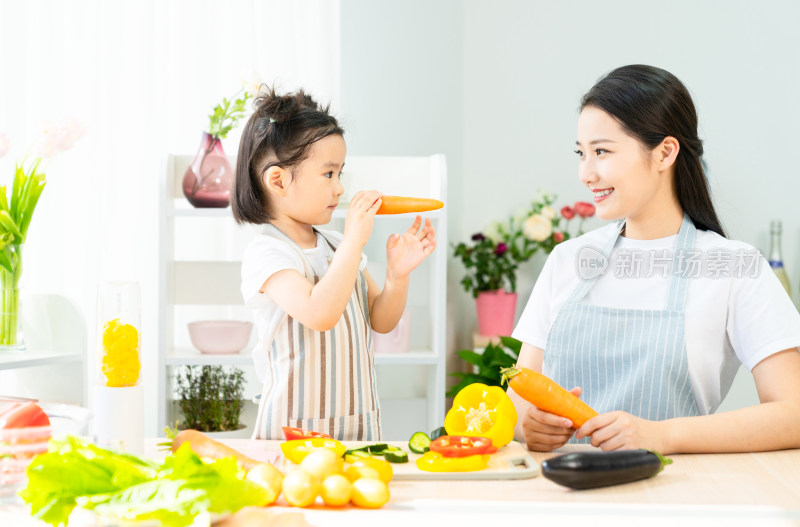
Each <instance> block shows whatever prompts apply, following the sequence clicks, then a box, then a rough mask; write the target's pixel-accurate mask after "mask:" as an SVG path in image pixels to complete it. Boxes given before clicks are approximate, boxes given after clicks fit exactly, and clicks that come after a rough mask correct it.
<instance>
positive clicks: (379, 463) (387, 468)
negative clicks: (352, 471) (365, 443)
mask: <svg viewBox="0 0 800 527" xmlns="http://www.w3.org/2000/svg"><path fill="white" fill-rule="evenodd" d="M351 463H352V465H351V467H369V468H373V469H375V471H377V472H378V476H379V477H380V479H381V481H383V482H384V483H389V482H390V481H392V477H393V476H394V469H392V464H391V463H389V462H388V461H386V460H383V459H378V458H374V457H359V458H355V459H354V460H353V461H352V462H351Z"/></svg>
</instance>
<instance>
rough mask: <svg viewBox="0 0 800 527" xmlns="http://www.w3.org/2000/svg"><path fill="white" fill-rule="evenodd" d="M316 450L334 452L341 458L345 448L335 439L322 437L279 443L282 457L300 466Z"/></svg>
mask: <svg viewBox="0 0 800 527" xmlns="http://www.w3.org/2000/svg"><path fill="white" fill-rule="evenodd" d="M318 448H328V449H330V450H333V451H334V452H336V455H337V456H340V457H341V456H343V455H344V452H345V450H347V447H346V446H344V445H343V444H342V443H340V442H339V441H337V440H335V439H326V438H322V437H312V438H311V439H292V440H291V441H284V442H283V443H281V452H283V457H285V458H286V459H288V460H289V461H291V462H292V463H295V464H297V465H299V464H300V462H301V461H303V459H304V458H305V457H306V456H307V455H308V454H310V453H311V452H313V451H314V450H316V449H318Z"/></svg>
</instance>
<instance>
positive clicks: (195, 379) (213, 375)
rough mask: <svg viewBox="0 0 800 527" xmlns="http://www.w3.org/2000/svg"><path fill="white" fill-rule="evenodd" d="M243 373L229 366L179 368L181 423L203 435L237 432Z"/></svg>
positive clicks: (182, 425) (242, 398)
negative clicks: (204, 433) (203, 433)
mask: <svg viewBox="0 0 800 527" xmlns="http://www.w3.org/2000/svg"><path fill="white" fill-rule="evenodd" d="M244 382H245V381H244V372H243V371H242V370H240V369H238V368H234V367H230V366H183V367H181V369H180V370H178V372H177V375H176V385H177V393H178V397H179V398H180V399H179V405H180V409H181V411H182V413H183V423H182V424H181V425H180V428H182V429H186V428H193V429H195V430H200V431H203V432H225V431H229V430H239V429H241V428H244V425H243V424H241V423H239V418H240V417H241V415H242V411H243V410H244V404H245V401H244Z"/></svg>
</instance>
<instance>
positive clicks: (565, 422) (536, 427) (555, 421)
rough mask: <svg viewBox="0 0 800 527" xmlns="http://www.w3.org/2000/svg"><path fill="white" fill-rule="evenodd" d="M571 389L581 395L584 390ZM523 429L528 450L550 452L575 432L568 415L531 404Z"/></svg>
mask: <svg viewBox="0 0 800 527" xmlns="http://www.w3.org/2000/svg"><path fill="white" fill-rule="evenodd" d="M569 391H570V393H572V394H573V395H575V396H576V397H579V396H580V395H581V391H582V390H581V388H579V387H576V388H573V389H571V390H569ZM522 431H523V433H524V436H525V443H526V445H527V447H528V450H532V451H535V452H550V451H553V450H555V449H557V448H561V447H562V446H564V444H566V442H567V441H569V438H570V437H572V434H574V433H575V428H574V427H573V423H572V421H570V420H569V419H567V418H566V417H561V416H558V415H555V414H551V413H548V412H545V411H544V410H540V409H538V408H537V407H536V406H530V407H528V410H527V412H526V413H525V414H524V415H523V416H522Z"/></svg>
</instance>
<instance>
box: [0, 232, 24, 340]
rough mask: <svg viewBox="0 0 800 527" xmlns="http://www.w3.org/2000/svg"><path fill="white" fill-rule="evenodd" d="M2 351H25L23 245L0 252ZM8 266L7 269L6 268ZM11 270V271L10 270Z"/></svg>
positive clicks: (12, 246)
mask: <svg viewBox="0 0 800 527" xmlns="http://www.w3.org/2000/svg"><path fill="white" fill-rule="evenodd" d="M0 258H2V265H0V294H2V302H3V303H2V306H0V351H20V350H24V349H25V342H24V340H23V338H22V318H21V317H20V315H21V311H20V302H19V297H20V294H19V279H20V277H21V276H22V245H21V244H8V245H6V246H5V247H3V249H2V250H1V251H0ZM6 264H7V267H6ZM9 269H10V270H9Z"/></svg>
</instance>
